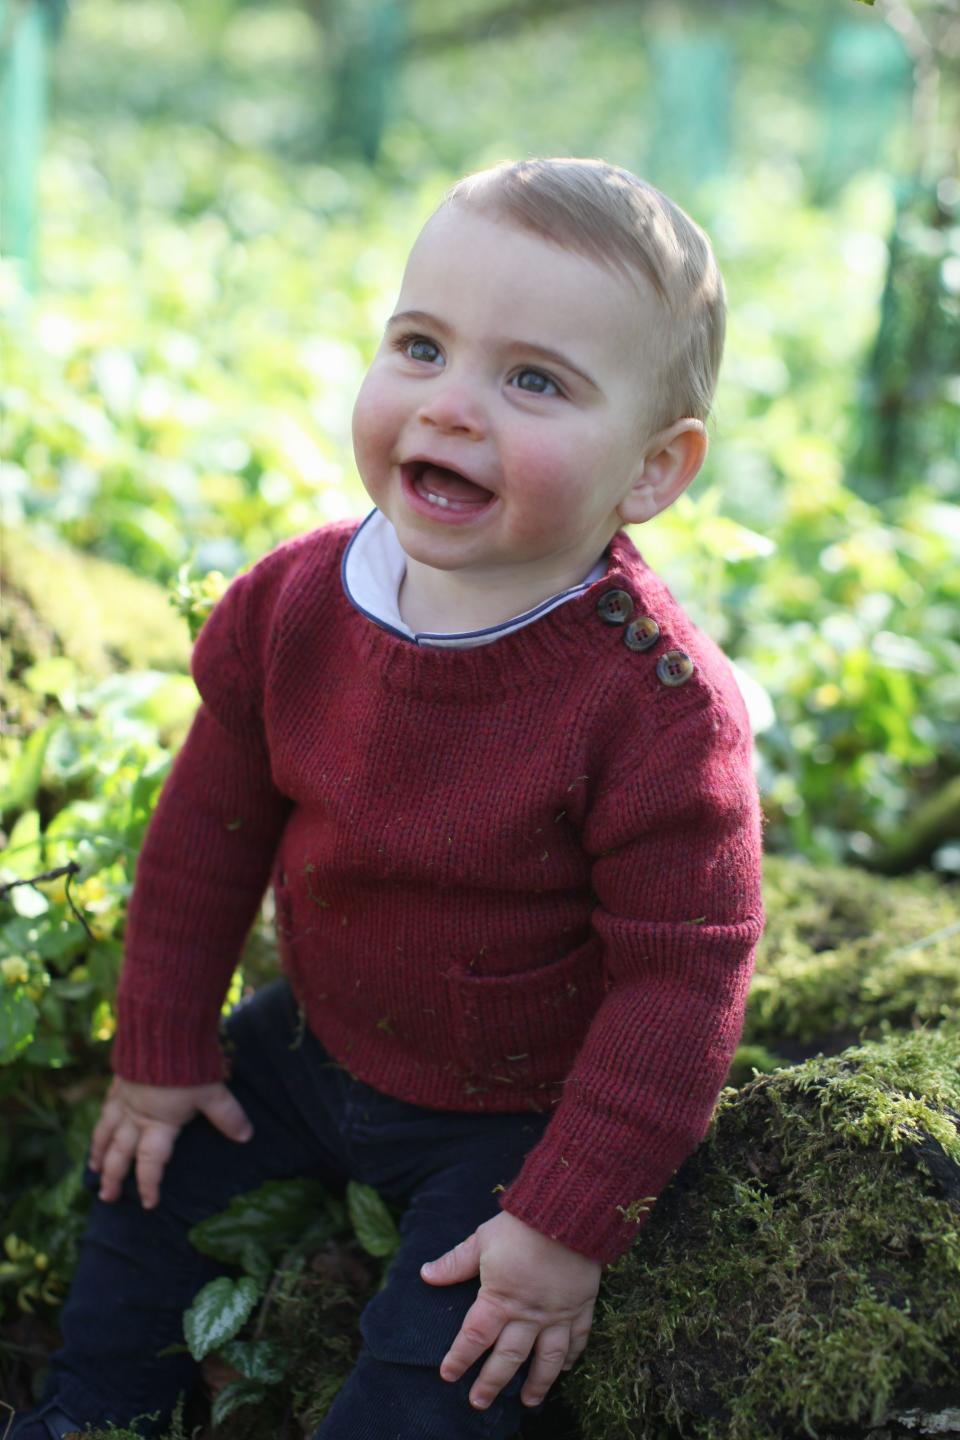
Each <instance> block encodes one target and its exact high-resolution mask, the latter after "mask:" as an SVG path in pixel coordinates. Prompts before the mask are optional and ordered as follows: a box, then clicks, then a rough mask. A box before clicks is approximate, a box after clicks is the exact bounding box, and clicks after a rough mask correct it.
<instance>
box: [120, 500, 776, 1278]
mask: <svg viewBox="0 0 960 1440" xmlns="http://www.w3.org/2000/svg"><path fill="white" fill-rule="evenodd" d="M355 528H356V522H345V523H338V524H334V525H328V526H325V527H323V528H322V529H320V530H317V531H315V532H313V533H311V534H309V535H305V536H302V537H300V538H298V539H296V540H293V541H290V542H288V543H286V544H284V545H282V546H280V547H279V548H278V549H277V550H275V551H273V552H272V553H271V554H269V555H267V556H266V557H265V558H264V559H263V560H261V561H260V562H259V564H257V565H256V566H255V567H254V568H253V569H252V570H251V571H249V572H248V573H247V574H245V575H243V576H241V577H240V578H238V579H237V580H235V581H234V582H233V583H232V585H231V586H230V588H229V590H228V591H227V594H226V595H225V596H224V598H223V599H222V600H221V601H220V603H219V605H217V607H216V609H215V610H214V612H213V614H212V615H211V616H210V618H209V620H208V621H207V623H206V625H205V626H204V628H203V630H202V632H201V634H200V637H199V639H198V641H197V644H196V647H195V651H194V661H193V674H194V678H195V680H196V683H197V686H198V688H199V691H200V694H201V697H202V699H203V702H204V703H203V704H202V705H201V707H200V709H199V710H198V712H197V715H196V718H195V720H194V722H193V726H192V728H191V730H190V733H189V735H188V737H187V740H186V742H185V743H184V745H183V748H182V749H181V751H180V753H179V755H178V757H177V760H176V762H175V764H174V767H173V770H172V773H171V775H170V777H169V779H168V781H167V783H166V785H165V787H164V790H163V793H162V795H161V798H160V803H159V805H158V807H157V810H156V813H155V815H154V817H153V820H152V823H151V825H150V828H149V831H148V834H147V838H146V842H145V844H144V847H143V850H142V853H141V855H140V860H139V864H138V868H137V876H136V884H135V887H134V893H133V897H132V901H131V906H130V914H129V921H128V929H127V943H126V959H125V963H124V969H123V974H122V978H121V984H120V992H119V1025H118V1031H117V1039H116V1043H115V1049H114V1066H115V1068H116V1070H117V1072H118V1073H119V1074H120V1075H123V1076H125V1077H126V1078H128V1079H131V1080H141V1081H145V1082H149V1083H152V1084H161V1085H164V1084H167V1085H188V1084H193V1083H198V1082H202V1081H209V1080H213V1079H217V1078H220V1077H221V1075H222V1073H223V1067H222V1058H221V1054H220V1050H219V1047H218V1041H217V1029H218V1017H219V1012H220V1008H221V1005H222V1003H223V999H224V995H225V992H226V988H227V985H228V982H229V979H230V976H231V973H232V971H233V969H234V967H235V965H236V963H237V959H238V956H239V953H240V950H241V948H242V945H243V942H244V939H245V937H246V934H247V931H248V930H249V927H250V925H251V923H252V921H253V918H254V916H255V914H256V911H257V907H258V905H259V903H260V900H261V898H262V895H263V891H264V889H265V887H266V885H267V882H268V880H270V879H271V877H272V881H273V885H274V890H275V897H276V905H277V928H278V935H279V941H280V949H281V955H282V960H283V965H284V968H285V970H286V972H287V974H288V975H289V977H290V980H291V983H292V985H293V988H294V990H295V992H296V994H297V996H298V998H299V1000H300V1002H301V1004H302V1005H303V1007H304V1009H305V1012H306V1017H307V1022H308V1023H309V1025H310V1026H311V1028H312V1029H313V1031H314V1032H315V1033H316V1035H317V1036H318V1037H319V1039H320V1041H321V1042H322V1043H323V1045H324V1046H325V1047H326V1048H327V1049H328V1050H329V1051H330V1052H331V1054H332V1055H334V1056H335V1057H336V1058H337V1059H338V1060H340V1061H341V1062H342V1063H343V1064H344V1065H346V1067H347V1068H348V1069H349V1070H350V1072H351V1073H352V1074H354V1075H356V1076H358V1077H359V1078H361V1079H363V1080H365V1081H366V1082H368V1083H369V1084H371V1085H373V1086H375V1087H376V1088H377V1089H379V1090H381V1091H383V1092H385V1093H387V1094H390V1095H394V1096H397V1097H399V1098H401V1099H404V1100H408V1101H412V1102H414V1103H416V1104H420V1105H425V1106H429V1107H433V1108H436V1109H439V1110H464V1111H481V1110H486V1111H522V1110H524V1109H531V1110H550V1109H552V1110H553V1114H552V1117H551V1120H550V1123H549V1125H548V1127H547V1129H546V1131H545V1133H544V1136H543V1138H542V1140H541V1141H540V1143H539V1144H538V1145H536V1146H535V1148H534V1149H532V1150H531V1152H530V1153H529V1155H528V1156H527V1158H526V1161H525V1163H524V1166H523V1168H522V1170H521V1172H520V1174H519V1176H518V1177H517V1178H516V1179H515V1180H514V1182H513V1184H512V1185H510V1186H509V1188H508V1189H507V1190H506V1191H505V1192H504V1193H502V1194H501V1196H500V1201H501V1204H502V1205H503V1208H504V1209H506V1210H508V1211H510V1212H511V1213H512V1214H514V1215H516V1216H518V1217H519V1218H520V1219H521V1220H524V1221H526V1222H527V1223H528V1224H530V1225H532V1226H534V1227H535V1228H537V1229H539V1230H541V1231H542V1232H544V1233H545V1234H547V1235H550V1236H552V1237H553V1238H555V1239H558V1240H560V1241H562V1242H563V1243H564V1244H566V1245H569V1246H570V1247H571V1248H573V1249H575V1250H579V1251H581V1252H582V1253H584V1254H586V1255H589V1256H591V1257H593V1258H594V1259H596V1260H599V1261H601V1262H604V1263H609V1262H611V1261H613V1260H615V1259H617V1258H618V1257H619V1256H620V1255H621V1254H622V1253H623V1252H624V1251H625V1250H626V1249H627V1248H628V1247H629V1245H630V1243H631V1241H632V1240H633V1238H634V1236H635V1235H636V1232H637V1229H638V1227H639V1226H640V1225H641V1224H642V1223H643V1221H644V1219H645V1218H646V1215H647V1213H648V1211H649V1207H650V1205H651V1204H652V1200H653V1198H654V1197H655V1196H656V1195H657V1194H658V1193H659V1192H660V1191H661V1190H662V1189H663V1187H664V1186H665V1185H666V1183H667V1181H668V1180H669V1179H670V1177H671V1175H672V1174H673V1172H674V1170H675V1169H676V1168H677V1166H678V1165H679V1164H680V1163H681V1162H682V1161H683V1160H684V1159H685V1158H686V1156H687V1155H688V1154H689V1153H690V1152H691V1151H692V1150H693V1149H694V1148H695V1147H696V1145H697V1144H698V1143H699V1142H700V1140H701V1139H702V1138H703V1136H704V1134H705V1133H706V1130H707V1128H708V1125H709V1121H710V1117H711V1114H712V1112H713V1108H714V1106H715V1103H716V1099H717V1096H718V1094H719V1091H720V1089H721V1088H722V1086H723V1085H724V1083H725V1080H726V1077H727V1072H728V1068H729V1064H730V1060H731V1057H732V1055H733V1052H734V1049H735V1047H736V1045H737V1043H738V1040H739V1037H740V1033H741V1029H742V1024H743V1012H744V1004H745V1000H746V994H747V988H748V985H749V980H750V975H751V972H752V966H753V957H754V952H755V948H756V944H757V940H758V939H759V937H760V934H761V931H762V927H763V910H762V902H761V895H760V853H761V822H760V811H759V805H758V798H757V791H756V784H755V781H754V777H753V772H752V767H751V738H750V730H749V723H748V720H747V716H746V712H745V709H744V706H743V702H742V700H741V697H740V693H739V691H738V689H737V687H736V684H735V682H734V679H733V675H732V672H731V670H730V667H729V665H728V663H727V661H726V660H725V658H724V656H723V655H722V653H721V652H720V650H719V649H718V648H717V646H716V645H715V644H714V643H713V642H712V641H711V640H710V639H709V638H708V637H707V636H706V635H704V634H703V633H702V632H701V631H699V630H698V629H697V628H696V627H695V626H694V625H693V624H692V623H691V621H690V620H689V619H688V618H687V617H686V615H685V614H684V612H683V611H682V610H681V609H680V607H679V606H678V605H677V603H676V601H675V600H674V599H673V597H672V596H671V595H670V593H669V591H668V590H667V588H666V586H665V585H664V584H663V582H662V581H661V580H659V579H658V578H657V577H656V576H655V575H654V574H653V573H652V571H651V570H650V569H649V567H648V566H647V565H646V564H645V562H644V561H643V559H642V557H641V556H640V555H639V553H638V552H637V550H636V549H635V548H634V546H633V544H632V543H631V541H630V540H629V539H628V537H627V536H626V534H625V533H623V532H618V534H617V535H616V536H615V537H614V539H613V541H612V543H611V546H610V551H609V568H608V572H607V575H606V578H605V579H604V580H601V581H600V582H598V583H596V584H594V585H592V586H591V587H590V588H589V589H588V590H586V591H585V592H584V593H583V594H582V595H579V596H576V597H575V598H573V599H572V600H570V601H568V602H567V603H565V604H564V605H562V606H560V607H559V608H557V609H554V610H552V611H551V612H550V613H548V614H547V615H545V616H543V617H542V618H541V619H539V620H537V621H535V622H534V623H532V624H530V625H528V626H526V627H525V628H523V629H520V630H517V631H514V632H513V633H511V634H507V635H505V636H503V637H502V638H500V639H498V640H497V641H495V642H494V643H492V644H489V645H485V646H482V647H479V648H475V649H468V650H449V649H430V648H427V647H421V646H418V645H417V644H416V643H414V642H413V641H410V640H407V639H405V638H401V637H398V636H396V635H394V634H392V633H390V632H389V631H387V630H385V629H383V628H381V627H380V626H378V625H377V624H375V623H373V622H372V621H371V620H370V619H368V618H367V617H366V616H364V615H362V614H360V613H359V612H358V611H357V610H356V609H355V608H354V607H353V606H352V605H351V604H350V602H349V600H348V599H347V597H346V595H345V593H344V589H343V586H342V584H341V580H340V564H341V560H342V555H343V551H344V548H345V546H346V543H347V541H348V540H349V538H350V536H351V534H352V533H353V531H354V530H355ZM613 590H617V591H622V592H626V595H627V596H628V597H629V599H621V600H620V601H618V602H613V601H611V600H610V599H609V598H606V599H605V598H604V597H609V593H610V592H611V591H613ZM631 601H632V607H633V609H632V614H631V613H629V612H630V609H631V605H630V602H631ZM598 605H599V607H600V608H598ZM640 617H651V618H652V619H653V620H655V621H656V622H657V625H658V626H659V637H658V638H655V639H651V636H652V635H653V633H654V632H653V630H652V629H651V627H650V626H649V625H644V626H640V627H639V629H631V623H632V622H633V621H636V620H638V619H639V618H640ZM631 642H632V644H633V645H634V646H635V645H636V644H638V643H640V644H646V645H648V648H645V649H636V648H631ZM671 650H679V651H682V652H684V653H685V655H686V656H688V657H689V660H690V661H692V663H693V667H694V668H693V673H692V674H691V675H690V676H689V678H688V679H687V680H686V681H685V682H684V683H681V684H679V685H670V684H668V683H665V681H664V679H662V678H661V674H660V673H658V661H660V660H661V657H662V656H663V655H664V654H665V653H666V652H668V651H671ZM683 664H684V662H683V661H681V662H680V665H681V673H682V667H683ZM687 668H689V667H687ZM661 673H662V667H661ZM637 1202H640V1205H639V1206H638V1203H637ZM644 1204H646V1206H647V1209H643V1208H640V1207H642V1206H643V1205H644Z"/></svg>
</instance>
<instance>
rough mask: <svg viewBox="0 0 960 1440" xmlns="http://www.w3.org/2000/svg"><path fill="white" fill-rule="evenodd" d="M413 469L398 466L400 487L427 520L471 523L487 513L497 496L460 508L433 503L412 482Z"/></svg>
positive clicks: (412, 505) (412, 507)
mask: <svg viewBox="0 0 960 1440" xmlns="http://www.w3.org/2000/svg"><path fill="white" fill-rule="evenodd" d="M415 473H416V472H415V470H414V468H413V466H412V465H401V466H400V488H401V489H402V491H403V494H404V497H405V499H406V500H407V503H408V504H409V505H410V507H411V509H413V510H415V511H416V513H417V514H418V515H424V516H426V518H427V519H428V520H435V521H437V522H438V523H439V524H441V525H472V524H475V523H476V521H477V520H479V519H481V517H482V516H484V515H489V514H490V511H491V510H492V509H493V507H494V505H496V503H497V497H496V495H494V496H493V497H492V498H491V499H490V500H488V501H487V502H486V504H484V505H471V506H469V508H468V507H466V506H464V508H463V509H460V507H459V506H454V505H434V504H433V503H432V501H430V500H425V499H424V498H423V496H422V495H421V494H420V492H419V490H417V488H416V486H415V485H414V483H413V477H414V474H415Z"/></svg>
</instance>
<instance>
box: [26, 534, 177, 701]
mask: <svg viewBox="0 0 960 1440" xmlns="http://www.w3.org/2000/svg"><path fill="white" fill-rule="evenodd" d="M3 568H4V577H3V578H4V588H5V612H6V613H5V619H4V629H5V631H6V635H5V639H6V642H7V652H8V656H9V675H10V678H11V680H12V682H13V689H14V694H15V696H16V698H17V699H18V700H19V699H20V698H21V697H23V698H24V700H25V702H26V704H27V710H26V713H25V715H24V716H23V717H22V718H23V720H24V723H27V722H29V721H31V720H32V719H35V716H34V713H33V709H32V705H33V703H34V702H32V701H30V700H29V698H28V697H25V696H23V692H22V691H21V690H19V689H18V687H17V686H16V683H15V682H16V678H17V676H18V674H19V673H20V671H21V670H23V669H24V668H25V667H26V666H27V665H31V664H33V663H34V662H35V661H37V660H42V659H45V658H47V657H48V656H51V655H66V656H67V657H68V658H69V659H71V660H73V661H75V663H76V665H77V668H78V670H79V671H80V673H81V674H83V675H84V676H85V677H86V678H87V679H96V678H98V677H101V676H106V675H109V674H111V673H112V672H113V671H115V670H116V669H117V668H123V669H129V668H135V669H155V670H180V671H185V670H186V669H187V666H188V664H189V658H190V640H189V634H188V630H187V626H186V625H185V624H184V622H183V620H182V619H181V618H180V617H179V616H178V615H177V614H176V612H175V610H174V607H173V605H172V604H171V603H170V598H169V596H168V594H167V592H166V590H165V589H164V588H163V587H162V586H161V585H157V584H155V583H154V582H153V581H150V580H144V579H142V578H141V577H140V576H138V575H134V574H133V573H132V571H130V570H128V569H127V568H126V567H125V566H123V565H117V564H113V563H111V562H110V561H108V560H101V559H98V558H96V557H95V556H91V555H85V554H83V553H81V552H80V551H78V550H72V549H71V548H70V547H69V546H67V545H63V544H56V543H54V542H50V543H49V544H42V543H40V542H39V541H37V539H36V538H35V537H33V536H28V535H27V534H26V532H25V531H12V532H10V533H9V534H8V535H7V536H6V537H5V543H4V555H3Z"/></svg>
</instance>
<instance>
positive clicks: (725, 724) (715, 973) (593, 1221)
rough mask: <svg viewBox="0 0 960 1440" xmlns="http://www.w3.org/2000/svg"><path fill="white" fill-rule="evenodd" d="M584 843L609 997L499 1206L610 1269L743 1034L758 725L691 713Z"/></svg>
mask: <svg viewBox="0 0 960 1440" xmlns="http://www.w3.org/2000/svg"><path fill="white" fill-rule="evenodd" d="M584 841H585V844H586V846H587V849H588V851H589V853H590V854H591V855H592V857H593V868H592V876H593V888H594V893H595V896H596V899H597V902H598V904H597V908H596V909H595V911H594V914H593V925H594V928H595V931H596V933H597V934H598V935H599V937H600V939H601V940H602V942H603V959H604V981H605V987H606V992H607V993H606V996H605V998H604V1000H603V1001H602V1002H601V1004H600V1007H599V1009H598V1010H597V1012H596V1015H595V1016H594V1019H593V1021H592V1024H591V1026H590V1029H589V1030H588V1032H587V1036H586V1039H585V1041H584V1043H583V1045H582V1047H581V1050H580V1052H579V1054H578V1056H577V1059H576V1061H575V1062H574V1065H573V1068H572V1070H571V1072H570V1074H569V1076H568V1077H567V1080H566V1083H565V1086H564V1093H563V1099H562V1100H561V1101H560V1103H559V1105H558V1106H557V1108H556V1110H555V1112H554V1114H553V1116H552V1118H551V1120H550V1124H549V1125H548V1126H547V1129H546V1130H545V1132H544V1134H543V1137H542V1139H541V1141H540V1143H539V1144H538V1145H537V1146H536V1147H535V1148H534V1149H533V1150H532V1151H531V1152H530V1153H529V1155H528V1156H527V1159H526V1161H525V1163H524V1165H523V1168H522V1170H521V1171H520V1174H519V1175H518V1177H517V1178H516V1180H515V1181H514V1183H513V1184H512V1185H511V1186H510V1187H509V1188H508V1189H507V1190H506V1191H505V1192H504V1193H503V1194H502V1195H501V1204H502V1207H503V1208H504V1209H505V1210H507V1211H509V1212H510V1213H511V1214H513V1215H516V1216H517V1217H518V1218H519V1219H521V1220H523V1221H525V1222H526V1223H527V1224H529V1225H531V1226H533V1227H534V1228H535V1229H538V1230H540V1231H542V1232H543V1233H544V1234H547V1235H549V1236H551V1237H552V1238H553V1239H556V1240H560V1241H561V1242H562V1243H564V1244H566V1245H569V1246H570V1248H571V1249H573V1250H578V1251H581V1252H582V1253H583V1254H586V1255H589V1256H590V1257H591V1258H593V1259H595V1260H598V1261H600V1262H601V1263H602V1264H609V1263H612V1262H613V1261H614V1260H616V1259H618V1258H619V1257H620V1255H622V1254H623V1253H624V1252H625V1251H626V1250H627V1249H629V1247H630V1245H631V1243H632V1242H633V1239H634V1237H635V1235H636V1234H637V1231H638V1230H639V1228H640V1226H641V1225H642V1224H643V1223H644V1221H645V1220H646V1218H647V1216H648V1215H649V1212H650V1210H651V1208H652V1206H653V1204H654V1201H655V1199H656V1197H657V1196H658V1195H659V1193H660V1192H661V1191H662V1190H663V1188H664V1186H665V1185H666V1184H667V1182H668V1181H669V1179H670V1177H671V1176H672V1175H673V1173H674V1171H675V1170H676V1169H677V1168H678V1166H679V1165H680V1164H681V1163H682V1162H683V1161H684V1160H685V1159H686V1158H687V1156H688V1155H689V1154H690V1153H691V1152H692V1151H693V1150H694V1149H695V1148H696V1146H697V1145H698V1144H699V1143H700V1141H701V1140H702V1139H703V1138H704V1136H705V1134H706V1132H707V1129H708V1128H709V1124H710V1119H711V1116H712V1113H713V1110H714V1107H715V1105H716V1101H717V1098H718V1096H719V1093H720V1091H721V1089H722V1088H723V1086H724V1084H725V1082H726V1078H727V1074H728V1072H729V1067H730V1062H731V1059H732V1057H733V1053H734V1051H735V1049H736V1046H737V1044H738V1043H739V1039H740V1035H741V1032H742V1029H743V1017H744V1009H745V1004H746V997H747V990H748V987H749V982H750V977H751V974H752V971H753V962H754V955H755V950H756V945H757V942H758V940H759V938H760V935H761V933H762V930H763V921H764V915H763V905H762V899H761V819H760V809H759V801H758V796H757V789H756V783H755V780H754V777H753V772H752V766H751V738H750V734H749V729H748V728H746V727H741V726H740V725H738V723H737V721H736V720H735V719H734V718H732V717H731V716H729V715H728V714H726V713H725V712H724V711H723V710H722V709H720V708H719V707H718V706H717V705H715V704H705V705H703V706H701V707H700V708H697V709H695V710H693V711H692V712H688V713H687V714H686V715H685V716H684V717H683V718H682V719H681V720H679V721H678V722H676V723H675V724H674V725H672V726H671V727H670V730H669V731H668V733H667V734H666V735H665V736H661V737H658V738H657V740H656V741H655V742H654V743H653V744H652V745H651V746H649V747H647V749H646V751H645V752H642V753H641V754H640V755H639V757H636V758H632V759H631V761H630V763H629V765H628V766H626V767H623V768H621V769H620V770H619V773H617V774H616V775H614V777H613V778H612V779H611V780H610V781H609V783H608V784H607V786H606V788H605V790H604V791H603V792H602V793H601V794H600V795H599V797H598V799H597V800H596V802H595V803H594V805H593V807H592V810H591V813H590V817H589V820H588V823H587V825H586V827H585V831H584ZM678 877H681V878H682V883H680V884H678V883H677V881H678ZM671 896H673V897H680V898H679V899H677V898H674V899H672V900H671V899H670V897H671Z"/></svg>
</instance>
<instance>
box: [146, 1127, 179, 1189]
mask: <svg viewBox="0 0 960 1440" xmlns="http://www.w3.org/2000/svg"><path fill="white" fill-rule="evenodd" d="M179 1133H180V1131H179V1127H178V1126H176V1125H148V1126H147V1127H146V1129H144V1130H143V1131H142V1132H141V1134H140V1143H139V1145H138V1146H137V1189H138V1190H139V1192H140V1201H141V1203H142V1205H143V1208H144V1210H152V1209H153V1208H154V1207H155V1206H156V1205H157V1203H158V1202H159V1200H160V1180H161V1177H162V1175H163V1172H164V1169H165V1168H166V1164H167V1161H168V1160H169V1159H170V1156H171V1154H172V1152H173V1142H174V1141H175V1140H176V1138H177V1135H178V1134H179Z"/></svg>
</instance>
